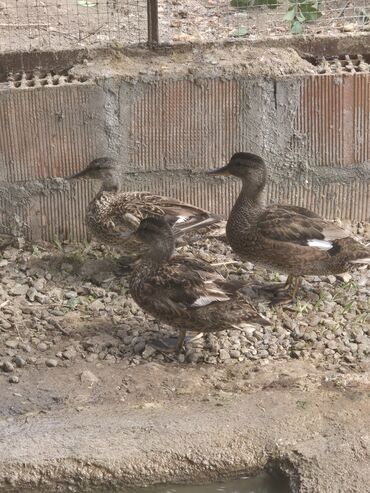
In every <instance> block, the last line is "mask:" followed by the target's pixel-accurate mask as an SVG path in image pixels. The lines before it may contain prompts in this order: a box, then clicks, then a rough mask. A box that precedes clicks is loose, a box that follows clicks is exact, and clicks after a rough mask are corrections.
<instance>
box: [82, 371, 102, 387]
mask: <svg viewBox="0 0 370 493" xmlns="http://www.w3.org/2000/svg"><path fill="white" fill-rule="evenodd" d="M80 379H81V382H84V383H88V384H90V385H93V384H94V383H98V382H99V378H98V377H97V376H96V375H94V373H93V372H91V371H90V370H84V371H83V372H82V373H81V375H80Z"/></svg>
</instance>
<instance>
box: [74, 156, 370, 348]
mask: <svg viewBox="0 0 370 493" xmlns="http://www.w3.org/2000/svg"><path fill="white" fill-rule="evenodd" d="M208 174H209V175H222V176H226V175H232V176H235V177H237V178H239V179H240V180H241V181H242V189H241V192H240V194H239V197H238V199H237V201H236V202H235V204H234V206H233V208H232V210H231V213H230V216H229V218H228V220H227V226H226V241H227V243H228V244H229V245H230V247H231V248H232V250H233V251H234V253H235V254H236V255H237V256H239V257H240V259H241V260H242V261H248V262H251V263H253V264H256V265H258V266H262V267H264V268H267V269H269V270H271V271H273V272H280V273H283V274H287V276H288V277H287V281H286V282H285V283H284V284H278V283H274V284H272V285H267V284H266V285H263V286H262V287H260V289H261V291H264V292H266V294H268V296H269V299H270V303H271V305H280V304H290V303H292V302H294V301H295V299H296V297H297V295H298V294H299V290H300V284H301V279H302V276H306V275H314V276H322V275H333V274H341V273H344V272H346V271H348V270H351V269H354V268H359V269H364V268H365V269H366V268H367V266H368V265H369V264H370V248H369V247H368V246H366V245H363V244H362V243H361V242H360V241H359V240H358V239H356V238H354V237H353V236H351V235H350V234H349V233H348V232H347V231H345V230H344V229H342V228H340V227H339V226H337V225H336V224H335V223H334V222H331V221H327V220H325V219H323V218H321V217H320V216H318V215H317V214H315V213H314V212H312V211H310V210H308V209H305V208H303V207H298V206H293V205H276V204H274V205H267V206H266V205H265V204H264V201H263V192H264V188H265V185H266V180H267V171H266V165H265V163H264V161H263V160H262V159H261V158H260V157H259V156H257V155H255V154H251V153H248V152H239V153H236V154H234V155H233V156H232V157H231V159H230V161H229V163H228V164H227V165H226V166H224V167H222V168H219V169H215V170H210V171H209V172H208ZM84 178H91V179H98V180H101V182H102V187H101V189H100V191H99V193H98V194H97V195H96V196H95V197H94V199H93V200H92V202H91V203H90V205H89V207H88V211H87V214H86V221H87V225H88V227H89V229H90V231H91V233H92V235H93V236H94V237H95V238H96V239H97V240H98V241H100V242H102V243H104V244H106V245H110V246H113V247H115V248H116V249H118V250H119V251H120V252H121V254H122V256H121V258H120V262H121V267H122V269H125V270H126V271H129V275H130V284H129V286H130V294H131V296H132V298H133V299H134V301H135V302H136V303H137V304H138V305H139V306H140V307H141V309H142V310H143V311H144V312H146V313H147V314H150V315H152V316H153V317H154V318H155V319H156V320H157V321H158V322H164V323H166V324H168V325H170V326H171V327H173V328H174V329H176V331H177V333H178V335H177V337H176V338H175V339H173V338H167V339H165V340H164V339H163V340H156V341H153V343H152V344H153V346H154V347H155V348H156V349H159V350H160V351H164V352H171V351H176V352H181V351H182V349H183V347H184V342H185V340H186V332H187V331H192V332H196V333H197V334H198V335H197V336H199V334H203V333H210V332H218V331H222V330H228V329H239V330H241V331H243V330H248V328H250V327H251V325H252V326H253V325H256V324H257V325H269V324H270V321H269V320H268V319H267V318H266V317H265V316H263V315H262V314H260V313H259V312H258V310H257V307H256V306H255V305H254V304H253V301H252V299H250V298H248V296H247V295H246V292H248V282H247V281H243V280H235V279H228V278H226V277H225V276H224V275H222V274H221V272H219V271H217V266H215V265H212V264H211V263H210V262H206V261H204V260H201V259H200V258H196V254H193V255H192V256H189V255H186V256H185V255H180V254H178V253H177V251H176V250H177V246H178V245H179V242H180V241H182V242H183V241H191V237H192V235H193V234H194V233H195V232H196V234H197V235H199V234H204V235H207V234H208V231H209V229H210V227H212V225H214V224H217V223H218V222H220V221H221V219H222V218H221V217H220V216H217V215H215V214H212V213H210V212H208V211H206V210H204V209H201V208H199V207H196V206H193V205H191V204H187V203H184V202H181V201H179V200H177V199H175V198H170V197H163V196H158V195H153V194H151V193H148V192H121V191H120V186H119V182H120V181H119V175H118V167H117V163H116V162H115V161H114V160H113V159H111V158H98V159H95V160H94V161H92V162H91V163H90V164H89V165H88V167H87V168H86V169H84V170H83V171H81V172H79V173H77V174H75V175H73V176H70V177H68V179H69V180H75V179H84ZM197 336H196V337H197Z"/></svg>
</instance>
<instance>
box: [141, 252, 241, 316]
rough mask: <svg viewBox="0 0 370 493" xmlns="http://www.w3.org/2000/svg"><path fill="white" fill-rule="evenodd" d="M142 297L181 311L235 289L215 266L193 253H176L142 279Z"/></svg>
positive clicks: (221, 298) (168, 309)
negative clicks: (198, 258) (153, 272)
mask: <svg viewBox="0 0 370 493" xmlns="http://www.w3.org/2000/svg"><path fill="white" fill-rule="evenodd" d="M140 294H141V297H143V296H145V298H146V299H147V300H148V302H150V303H151V304H153V303H155V304H156V305H157V310H160V309H161V308H162V309H163V310H164V311H165V312H171V313H173V314H179V313H180V312H182V311H184V310H186V311H187V310H189V309H190V310H193V309H194V310H196V309H199V308H201V307H204V306H207V305H209V304H211V303H222V302H225V301H228V300H230V299H231V297H232V296H233V289H232V288H231V287H230V286H229V284H228V283H227V281H226V280H225V278H224V277H223V276H222V275H221V274H218V273H217V272H216V271H214V270H213V268H212V266H210V265H209V264H207V263H205V262H202V261H200V260H195V259H191V258H189V257H182V256H175V257H173V258H172V259H171V261H170V262H169V263H168V264H166V265H164V266H163V267H162V268H161V269H160V270H159V271H157V273H156V274H155V275H154V276H151V277H150V279H146V280H144V281H142V283H141V293H140Z"/></svg>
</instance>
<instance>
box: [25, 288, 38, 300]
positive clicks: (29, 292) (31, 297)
mask: <svg viewBox="0 0 370 493" xmlns="http://www.w3.org/2000/svg"><path fill="white" fill-rule="evenodd" d="M36 294H37V290H36V289H35V288H33V287H32V288H29V289H28V290H27V293H26V297H27V298H28V299H29V300H30V301H31V302H34V301H35V296H36Z"/></svg>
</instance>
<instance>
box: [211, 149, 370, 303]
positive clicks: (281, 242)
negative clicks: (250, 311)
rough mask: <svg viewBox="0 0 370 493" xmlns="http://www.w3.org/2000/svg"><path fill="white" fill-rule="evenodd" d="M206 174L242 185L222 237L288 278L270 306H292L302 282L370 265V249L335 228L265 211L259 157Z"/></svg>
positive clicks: (282, 210)
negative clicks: (233, 178)
mask: <svg viewBox="0 0 370 493" xmlns="http://www.w3.org/2000/svg"><path fill="white" fill-rule="evenodd" d="M209 173H210V174H213V175H233V176H236V177H238V178H240V179H241V180H242V189H241V192H240V195H239V197H238V199H237V201H236V202H235V204H234V206H233V208H232V210H231V213H230V217H229V219H228V221H227V226H226V237H227V240H228V243H229V244H230V245H231V247H232V249H233V250H234V252H235V253H237V254H238V255H240V257H241V258H243V259H245V260H248V261H250V262H252V263H255V264H259V265H262V266H263V267H267V268H269V269H273V270H277V271H280V272H284V273H287V274H288V279H287V282H286V283H285V285H284V286H283V292H282V291H280V294H278V295H277V296H276V297H275V299H274V300H273V303H274V302H276V303H279V302H289V301H292V299H294V298H295V296H296V295H297V292H298V289H299V287H300V282H301V279H300V278H301V276H304V275H319V276H320V275H323V274H340V273H343V272H345V271H347V270H349V269H350V268H351V267H353V266H354V264H370V249H369V248H368V247H366V246H364V245H362V244H361V243H360V242H359V241H357V240H356V239H355V238H353V237H351V236H350V235H349V233H348V232H346V231H345V230H344V229H342V228H340V227H338V226H337V225H335V224H334V223H332V222H330V221H326V220H325V219H322V218H321V217H320V216H318V215H317V214H315V213H314V212H312V211H310V210H308V209H305V208H303V207H297V206H292V205H269V206H265V205H264V203H263V198H262V197H263V191H264V188H265V185H266V176H267V172H266V165H265V163H264V161H263V159H262V158H260V157H259V156H257V155H255V154H251V153H249V152H238V153H237V154H234V155H233V156H232V158H231V159H230V161H229V163H228V164H227V165H226V166H224V167H222V168H219V169H216V170H212V171H209ZM279 288H280V289H282V288H281V286H276V287H275V289H279ZM289 291H290V293H289Z"/></svg>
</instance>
